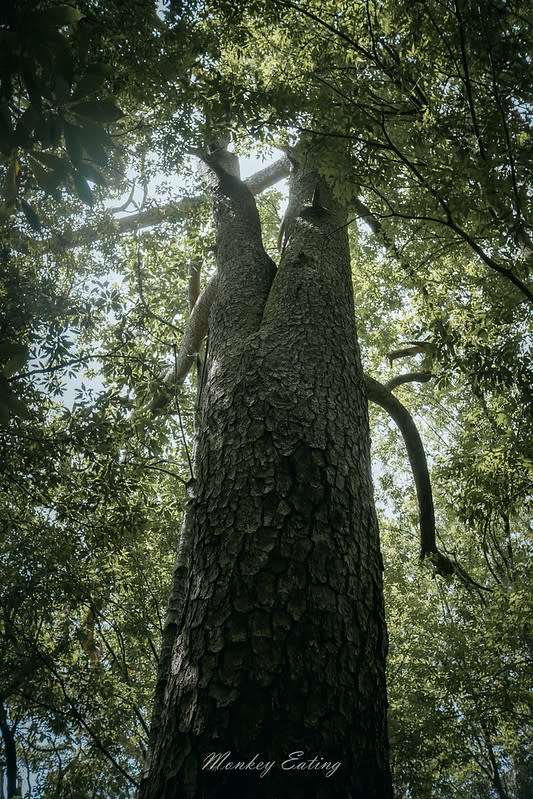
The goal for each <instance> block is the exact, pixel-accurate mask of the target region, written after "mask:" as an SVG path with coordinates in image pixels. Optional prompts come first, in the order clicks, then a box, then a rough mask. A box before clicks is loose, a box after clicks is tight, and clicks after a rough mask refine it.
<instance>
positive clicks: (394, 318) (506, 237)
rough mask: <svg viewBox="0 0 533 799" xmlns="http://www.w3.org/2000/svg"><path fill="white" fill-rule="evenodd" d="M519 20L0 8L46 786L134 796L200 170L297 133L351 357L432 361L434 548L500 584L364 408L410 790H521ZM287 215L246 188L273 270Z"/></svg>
mask: <svg viewBox="0 0 533 799" xmlns="http://www.w3.org/2000/svg"><path fill="white" fill-rule="evenodd" d="M527 11H528V9H527V7H526V5H525V4H524V3H522V2H520V0H512V2H506V3H500V2H499V0H491V2H488V3H486V4H482V6H480V5H479V4H472V3H470V2H468V0H457V2H455V3H453V4H452V3H450V4H442V3H433V2H431V1H430V0H422V2H420V3H416V4H412V3H408V2H405V3H404V2H400V3H398V2H394V3H392V2H370V0H369V2H365V3H360V4H353V3H340V4H339V3H335V4H332V3H329V2H320V3H318V2H307V3H305V4H300V3H291V2H285V0H283V1H282V0H275V2H272V3H263V2H259V1H258V2H253V3H247V4H246V5H243V4H242V3H235V2H226V1H222V2H221V0H217V1H215V0H214V2H209V3H203V4H194V3H189V4H185V6H183V4H177V3H174V2H168V3H161V4H159V6H158V7H157V8H156V6H155V5H154V4H152V3H151V2H140V3H136V4H135V5H132V4H124V3H120V2H118V0H117V1H116V2H115V1H113V2H109V3H105V4H101V3H100V4H94V3H92V2H90V1H89V0H87V2H78V3H76V4H68V5H67V4H63V3H55V2H40V3H37V4H35V3H27V2H23V1H22V0H18V2H16V3H12V4H11V6H10V8H9V9H8V10H7V11H3V12H2V17H1V19H0V44H1V47H0V50H1V53H2V55H1V56H0V95H1V96H0V159H1V160H0V169H1V171H2V187H3V188H2V198H1V199H2V210H1V212H0V213H1V215H2V225H3V228H2V249H1V252H0V258H1V273H0V297H1V302H2V318H1V323H0V324H1V331H0V365H1V369H2V371H1V373H0V424H1V429H0V437H1V441H0V445H1V447H2V457H1V460H0V462H1V464H2V467H1V469H2V484H3V489H4V491H3V495H4V496H3V504H2V515H1V520H2V531H3V535H2V538H1V541H2V543H1V545H0V562H1V564H2V572H3V575H2V581H1V589H0V602H1V607H0V613H1V616H0V629H1V636H2V637H1V642H0V654H1V659H2V664H3V665H4V668H3V670H2V674H1V675H0V700H1V701H0V721H1V720H2V718H3V719H5V725H4V726H7V728H8V729H9V730H11V732H12V733H13V735H14V737H15V740H16V744H17V753H18V758H19V765H20V766H22V765H23V766H24V768H25V769H26V770H27V773H28V774H29V779H30V781H31V782H32V786H33V792H32V795H34V796H40V797H43V799H45V798H46V797H52V796H54V797H63V798H64V799H67V797H81V796H87V795H92V796H95V797H99V796H102V797H103V796H106V797H107V796H113V797H129V796H133V795H134V791H135V786H134V782H135V781H136V779H137V778H138V775H139V772H140V769H141V768H142V758H143V750H144V748H145V747H146V741H147V730H148V725H149V716H150V704H151V692H152V685H153V676H154V673H155V662H156V658H157V650H158V645H159V642H158V638H159V632H160V628H161V618H162V614H163V609H164V606H165V601H166V591H167V585H168V582H169V579H170V574H171V571H172V559H173V551H174V548H175V543H176V539H177V536H178V529H179V521H180V517H181V514H182V512H183V506H184V501H185V483H186V482H187V480H188V479H189V476H190V475H189V466H188V450H189V449H190V447H191V446H192V437H193V429H194V392H195V389H196V385H195V383H196V378H195V376H194V375H193V376H191V377H190V378H189V380H188V382H187V383H186V385H185V386H184V387H183V388H182V389H180V390H179V392H176V395H175V396H174V397H173V402H172V407H171V411H172V412H169V413H166V414H164V415H161V416H159V417H155V418H153V417H151V416H149V415H147V414H146V412H145V410H144V406H145V404H146V400H147V399H148V398H149V397H150V396H151V394H152V392H153V390H154V387H157V385H158V380H159V375H160V371H161V368H162V367H163V366H164V365H172V364H173V362H174V358H175V353H176V346H177V345H178V344H179V340H180V337H181V334H182V331H183V329H184V328H185V326H186V324H187V315H188V309H187V275H188V270H189V267H190V264H191V262H193V261H194V262H195V263H196V262H198V263H201V266H202V277H203V280H206V279H207V278H208V276H209V274H210V273H211V272H212V269H213V251H212V247H213V232H212V223H211V221H210V214H209V207H208V203H207V202H206V201H205V200H195V199H194V198H195V197H197V195H198V192H199V184H201V180H200V178H199V177H198V173H197V171H196V169H195V167H191V162H190V159H189V157H188V152H190V151H192V150H194V149H196V148H199V147H200V148H201V147H204V146H206V145H208V144H209V143H210V142H212V141H216V140H218V138H219V136H220V135H222V134H226V133H227V132H228V130H230V131H231V132H232V135H233V137H234V139H235V141H236V148H237V149H238V150H241V151H242V152H244V153H248V152H250V151H254V152H255V151H257V150H258V149H261V148H267V147H272V146H280V145H285V144H287V143H293V144H294V143H295V142H296V141H298V146H299V147H300V148H301V150H302V151H307V152H308V153H310V155H309V156H308V157H311V158H313V159H314V160H315V162H316V163H318V164H319V165H320V168H321V170H322V171H323V173H324V174H325V175H326V176H327V177H328V179H329V181H330V182H331V183H332V184H333V185H334V187H335V191H336V194H337V196H338V198H339V199H342V200H344V201H345V202H346V203H348V204H351V207H354V208H356V209H357V210H356V211H355V212H354V214H353V219H352V221H351V224H350V231H351V245H352V255H353V271H354V292H355V298H356V309H357V315H358V326H359V335H360V343H361V347H362V351H363V357H364V361H365V368H366V369H367V371H368V372H369V373H371V374H373V375H375V376H377V377H379V378H381V379H383V380H386V379H388V378H389V377H390V376H391V369H392V370H393V371H403V370H405V371H410V370H411V367H413V368H417V369H418V368H424V369H430V370H431V372H432V374H433V379H432V380H431V381H430V382H429V383H425V384H424V385H414V384H407V385H404V386H402V387H401V388H399V389H398V395H399V396H401V398H402V401H403V402H404V403H405V404H406V405H407V406H408V407H409V408H410V409H411V410H412V412H413V414H414V416H415V418H416V419H417V422H418V423H419V426H420V428H421V432H422V435H423V438H424V441H425V444H426V447H427V449H428V455H429V459H430V464H431V467H432V477H433V483H434V488H435V494H436V506H437V522H438V534H439V539H440V540H439V545H440V546H442V548H443V549H444V550H445V551H447V552H449V553H450V555H451V556H455V557H457V559H458V561H459V562H460V563H461V564H462V565H463V566H464V568H465V569H466V570H467V571H468V574H469V575H471V577H472V579H473V580H475V582H476V583H477V584H478V585H480V586H483V587H484V588H488V589H490V591H486V590H483V589H482V588H475V587H474V588H472V589H471V590H470V591H467V590H466V589H465V588H464V587H462V586H458V585H456V584H455V583H453V582H452V583H448V582H444V581H442V580H441V579H440V578H437V579H431V576H430V575H429V574H428V573H427V572H426V570H425V568H422V567H419V566H418V564H417V563H416V551H417V547H416V537H417V534H416V525H417V514H416V509H415V505H414V499H413V492H412V489H411V478H410V476H409V474H408V473H407V472H406V459H405V455H404V454H403V451H402V448H401V446H400V444H399V442H398V440H397V435H396V432H395V431H393V430H392V428H391V427H390V425H389V423H388V422H387V420H386V419H385V418H384V416H383V415H382V414H381V413H374V412H373V414H372V422H373V446H374V458H375V474H376V485H377V497H378V502H379V504H380V508H381V515H382V529H383V536H382V537H383V546H384V554H385V561H386V583H387V606H388V614H389V631H390V639H391V652H390V659H389V671H390V688H389V691H390V699H391V733H392V746H393V765H394V772H395V781H396V786H397V791H398V796H401V797H406V799H407V797H411V796H416V797H417V799H449V797H451V796H455V795H458V796H459V795H463V796H469V797H472V798H473V799H476V798H477V797H479V799H482V797H488V796H491V797H492V796H494V797H498V799H526V797H527V796H528V790H530V789H531V784H532V781H533V778H532V766H531V763H532V760H533V754H532V752H531V749H530V744H529V742H530V740H531V728H530V727H531V723H530V718H531V698H530V696H529V695H528V692H527V686H528V685H529V684H531V677H532V675H531V663H532V660H531V630H530V627H529V622H528V621H527V619H528V618H529V617H530V616H531V610H532V609H531V607H530V605H531V599H530V586H531V570H530V567H529V565H528V563H529V560H530V556H531V551H530V549H531V543H530V541H531V539H530V529H529V528H528V525H527V518H528V516H527V513H528V504H527V503H528V501H529V500H528V497H530V496H531V481H530V468H531V450H530V444H529V442H530V441H531V435H532V432H533V431H532V429H531V416H530V412H529V407H530V405H529V386H530V382H531V358H530V351H529V350H528V334H529V332H530V329H531V304H532V303H531V300H532V296H531V289H530V288H529V286H530V283H528V271H529V267H530V264H531V257H532V255H531V253H532V251H533V247H532V244H531V238H530V237H531V235H532V234H531V209H530V202H531V184H530V175H529V172H528V168H529V163H530V160H531V121H530V108H531V96H530V95H531V86H530V80H529V56H528V52H529V47H530V36H531V30H530V26H529V23H528V14H527ZM176 173H177V176H178V177H177V178H176V179H175V178H174V177H173V176H174V175H175V174H176ZM162 174H163V175H165V178H166V180H165V181H164V183H163V182H162V179H161V175H162ZM133 176H135V178H134V177H133ZM125 197H126V198H127V199H126V202H125V203H124V198H125ZM183 198H185V199H183ZM80 200H81V204H80V202H79V201H80ZM104 200H105V205H104ZM282 201H283V196H282V194H281V193H280V192H278V191H276V190H271V191H270V192H268V193H266V194H265V195H263V196H262V197H261V198H260V199H259V202H258V204H259V209H260V213H261V217H262V222H263V228H264V233H265V242H266V244H267V247H268V249H269V252H271V254H272V255H273V257H274V256H275V239H276V228H277V225H278V222H279V218H280V216H281V211H280V207H281V204H282ZM111 204H116V207H117V209H122V210H116V211H115V212H113V211H112V210H109V208H110V206H111ZM163 204H164V207H162V205H163ZM132 209H133V212H132V213H131V214H130V215H129V216H128V217H125V216H124V213H125V212H126V211H128V210H129V211H131V210H132ZM154 219H155V222H156V223H155V224H154V221H153V220H154ZM150 220H152V221H150ZM145 222H146V224H147V226H149V230H148V232H146V231H145V230H144V224H145ZM410 340H417V341H420V340H423V341H430V342H431V344H432V350H431V358H430V361H428V360H426V362H425V363H424V364H422V363H421V360H422V357H423V356H422V355H412V356H410V359H409V361H400V362H399V361H395V362H394V365H393V367H391V366H389V365H388V362H387V357H386V356H387V353H388V352H390V351H391V350H393V349H395V348H396V347H398V345H401V344H402V342H405V341H410ZM406 363H407V364H409V365H408V366H405V364H406ZM415 364H416V366H414V365H415ZM200 376H201V375H200ZM528 611H529V612H528ZM0 726H1V724H0Z"/></svg>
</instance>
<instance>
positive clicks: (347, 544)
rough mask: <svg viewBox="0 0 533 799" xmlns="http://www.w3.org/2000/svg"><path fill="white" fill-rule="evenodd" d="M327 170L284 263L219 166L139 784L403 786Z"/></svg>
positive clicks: (344, 274) (328, 792)
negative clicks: (205, 339) (205, 296)
mask: <svg viewBox="0 0 533 799" xmlns="http://www.w3.org/2000/svg"><path fill="white" fill-rule="evenodd" d="M317 185H318V178H317V176H316V173H313V172H312V171H309V170H304V169H299V170H295V171H294V174H293V176H292V180H291V199H290V204H289V209H290V211H289V214H288V218H289V220H290V221H289V222H288V223H287V225H286V231H285V232H286V245H285V247H284V251H283V255H282V258H281V263H280V267H279V269H278V270H277V271H276V269H275V266H274V264H273V263H272V261H271V260H270V258H269V257H268V256H267V255H266V253H265V251H264V249H263V246H262V243H261V233H260V226H259V218H258V216H257V211H256V208H255V203H254V200H253V197H252V195H251V194H250V192H249V191H248V189H246V187H244V186H243V184H242V183H241V182H240V181H238V180H237V179H236V178H233V177H231V176H229V175H227V174H224V173H223V172H222V171H220V170H219V171H218V181H217V186H216V188H215V217H216V221H217V260H218V270H219V281H220V285H219V292H218V295H217V299H216V300H215V303H214V305H213V308H212V311H211V317H210V334H209V353H208V373H207V381H206V385H205V387H204V390H203V395H202V402H203V418H202V424H201V429H200V433H199V440H198V445H197V450H196V463H195V470H196V471H195V478H196V479H195V488H194V497H193V498H192V500H191V503H190V507H189V514H190V515H189V519H190V525H189V527H190V535H191V540H190V561H189V569H188V578H187V583H186V585H185V601H184V603H183V606H182V609H181V619H180V622H179V624H177V625H175V626H174V627H173V628H172V630H173V631H174V630H175V638H174V640H173V641H172V643H173V646H172V649H171V650H170V649H169V653H168V657H167V659H166V661H165V664H164V674H163V679H164V683H165V694H164V700H163V702H162V706H163V709H162V712H161V715H160V717H159V718H157V720H156V724H155V734H154V738H155V740H154V742H153V747H152V749H153V751H152V755H151V767H150V769H149V772H148V773H147V776H146V777H145V779H144V780H143V783H142V787H141V797H142V799H177V798H178V797H180V799H185V798H188V799H215V797H226V796H227V797H229V796H234V795H235V796H245V797H250V796H253V797H254V799H267V797H268V799H285V797H286V798H287V799H289V797H290V799H299V798H300V797H302V799H303V797H306V798H308V799H309V798H311V799H321V797H331V796H339V797H351V799H390V798H391V797H392V788H391V780H390V774H389V767H388V744H387V732H386V705H387V700H386V689H385V676H384V672H385V656H386V631H385V621H384V611H383V599H382V563H381V556H380V551H379V538H378V530H377V524H376V516H375V511H374V504H373V497H372V487H371V480H370V459H369V433H368V423H367V406H366V398H365V395H364V387H363V375H362V370H361V365H360V361H359V354H358V347H357V343H356V331H355V324H354V309H353V297H352V287H351V273H350V260H349V252H348V242H347V234H346V229H345V228H344V227H343V224H344V222H345V215H344V213H343V212H342V211H341V210H340V209H336V208H335V205H334V202H333V200H332V198H331V196H330V195H329V193H328V191H327V187H326V186H324V185H322V184H320V198H321V199H320V204H321V205H322V206H325V208H321V207H318V203H316V202H315V207H312V204H311V197H312V196H313V194H314V193H315V198H316V192H315V189H316V187H317ZM182 566H183V564H182ZM185 571H186V570H185V569H183V568H182V569H181V574H183V573H185ZM172 635H173V636H174V632H172ZM228 752H229V753H230V754H229V755H228V756H227V757H225V758H223V759H220V760H219V761H218V766H219V768H216V766H217V760H216V759H211V760H209V756H210V755H211V754H212V753H216V754H221V755H225V754H226V753H228ZM293 753H300V754H299V755H294V754H293ZM291 755H292V756H293V758H294V759H293V760H292V761H291V762H290V763H285V768H283V766H282V764H283V763H284V761H287V760H289V759H290V758H291ZM254 756H256V757H255V760H254ZM313 758H314V760H313ZM261 761H262V762H263V763H265V762H270V761H274V765H273V766H272V767H271V768H270V769H269V770H268V773H266V774H264V772H265V770H266V769H267V766H265V767H263V768H259V767H258V768H257V770H254V769H253V765H254V763H255V764H256V766H257V765H258V763H259V762H261ZM302 761H303V762H305V764H306V766H307V768H306V769H302V768H299V769H295V768H288V766H294V765H295V764H296V762H302ZM326 761H327V762H329V763H330V764H333V766H330V767H329V768H321V766H323V765H324V763H325V762H326ZM238 762H239V763H242V764H247V765H248V766H249V768H247V769H242V770H233V769H231V768H230V767H229V764H232V763H233V764H235V763H238ZM250 764H251V765H250ZM335 764H340V765H338V767H336V768H335ZM262 774H263V776H261V775H262ZM328 774H329V776H328Z"/></svg>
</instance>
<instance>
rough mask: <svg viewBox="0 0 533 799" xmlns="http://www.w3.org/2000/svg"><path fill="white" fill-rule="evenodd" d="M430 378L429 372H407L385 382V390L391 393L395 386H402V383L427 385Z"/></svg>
mask: <svg viewBox="0 0 533 799" xmlns="http://www.w3.org/2000/svg"><path fill="white" fill-rule="evenodd" d="M432 377H433V375H432V374H431V372H407V373H406V374H404V375H397V376H396V377H392V378H391V379H390V380H387V382H386V383H385V388H387V389H388V390H389V391H393V390H394V389H395V388H397V386H402V385H403V384H404V383H427V382H428V380H431V378H432Z"/></svg>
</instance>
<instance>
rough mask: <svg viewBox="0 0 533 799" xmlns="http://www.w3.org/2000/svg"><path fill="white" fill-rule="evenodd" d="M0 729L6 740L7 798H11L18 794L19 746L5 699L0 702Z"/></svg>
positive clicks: (4, 740)
mask: <svg viewBox="0 0 533 799" xmlns="http://www.w3.org/2000/svg"><path fill="white" fill-rule="evenodd" d="M0 731H1V733H2V739H3V742H4V756H5V769H6V771H5V775H6V783H7V797H6V799H11V797H13V796H16V795H17V748H16V745H15V735H14V732H13V728H12V727H10V726H9V722H8V719H7V713H6V710H5V707H4V703H3V701H1V702H0ZM2 793H3V791H2Z"/></svg>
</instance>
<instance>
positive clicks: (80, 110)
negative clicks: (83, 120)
mask: <svg viewBox="0 0 533 799" xmlns="http://www.w3.org/2000/svg"><path fill="white" fill-rule="evenodd" d="M72 110H73V111H75V112H76V114H79V115H80V116H84V117H88V118H89V119H91V120H93V121H94V122H104V123H108V122H116V121H117V119H120V118H121V117H123V116H124V112H123V111H121V110H120V108H119V107H118V106H116V105H115V104H114V103H112V102H109V101H108V100H98V101H95V102H92V101H88V102H83V103H75V104H74V105H73V106H72Z"/></svg>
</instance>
